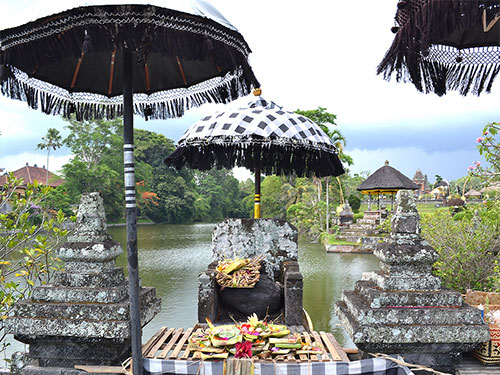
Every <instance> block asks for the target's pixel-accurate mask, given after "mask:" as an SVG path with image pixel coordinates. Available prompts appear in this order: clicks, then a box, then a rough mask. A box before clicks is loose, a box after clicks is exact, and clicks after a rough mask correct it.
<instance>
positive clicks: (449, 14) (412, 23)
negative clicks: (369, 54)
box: [377, 0, 500, 96]
mask: <svg viewBox="0 0 500 375" xmlns="http://www.w3.org/2000/svg"><path fill="white" fill-rule="evenodd" d="M406 4H407V6H406V8H404V9H399V10H398V12H397V14H396V21H397V23H398V24H399V30H398V32H397V34H396V35H395V38H394V40H393V43H392V45H391V47H390V48H389V50H388V51H387V52H386V54H385V56H384V58H383V60H382V61H381V62H380V64H379V65H378V67H377V74H383V77H384V79H386V80H390V78H391V76H392V75H393V74H394V73H395V75H396V81H398V82H400V81H402V82H411V83H413V85H414V86H415V87H416V88H417V90H418V91H420V92H425V93H429V92H434V93H436V94H437V95H439V96H441V95H444V94H446V92H447V91H448V90H458V91H459V92H460V94H462V95H466V94H467V93H469V92H472V93H473V94H475V95H478V96H479V95H480V94H481V93H482V92H483V91H485V92H490V90H491V86H492V84H493V80H494V79H495V77H496V75H497V74H498V71H499V69H500V61H499V60H498V55H499V53H500V47H497V46H495V47H491V46H490V47H473V48H467V49H463V50H461V51H460V50H458V49H457V48H454V47H449V46H438V45H433V44H431V42H432V41H433V40H440V39H442V38H444V37H445V36H446V35H448V34H450V33H451V32H453V31H454V30H456V29H457V28H459V29H464V30H467V29H473V28H479V27H480V28H482V12H483V9H485V7H487V6H488V5H497V6H498V5H500V2H498V1H488V0H467V1H441V0H407V1H406ZM486 9H488V8H486ZM496 10H497V11H498V8H496ZM479 53H482V54H486V55H487V56H486V57H484V58H481V57H480V56H479ZM433 54H434V55H433ZM468 54H471V57H470V58H467V56H468ZM426 55H427V56H426ZM436 56H439V57H444V58H445V59H446V60H447V61H448V62H447V63H441V62H438V61H434V60H433V58H434V57H436ZM457 58H458V60H459V61H457ZM478 61H479V63H478Z"/></svg>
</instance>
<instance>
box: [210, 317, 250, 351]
mask: <svg viewBox="0 0 500 375" xmlns="http://www.w3.org/2000/svg"><path fill="white" fill-rule="evenodd" d="M206 320H207V323H208V326H209V335H210V341H211V342H212V345H213V346H214V347H219V346H228V345H234V344H236V343H237V342H241V341H242V335H241V332H240V330H239V329H238V328H237V327H236V326H235V325H234V324H226V325H222V326H214V325H213V324H212V322H211V321H210V319H208V318H207V319H206Z"/></svg>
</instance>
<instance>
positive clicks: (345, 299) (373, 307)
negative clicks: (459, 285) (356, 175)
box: [335, 190, 490, 373]
mask: <svg viewBox="0 0 500 375" xmlns="http://www.w3.org/2000/svg"><path fill="white" fill-rule="evenodd" d="M391 222H392V230H391V235H390V238H388V239H387V240H386V241H385V242H383V243H380V244H378V246H377V248H376V250H375V251H374V254H375V255H376V256H377V257H378V258H379V259H380V261H381V262H380V266H381V270H380V271H375V272H371V273H369V274H367V275H364V276H365V277H363V280H361V281H358V282H356V286H355V290H354V291H345V292H344V293H343V296H342V301H339V302H337V303H336V306H335V309H336V313H337V315H338V316H339V318H340V320H341V322H342V325H343V326H344V328H345V329H346V331H347V332H348V334H349V335H350V337H351V338H352V340H353V341H354V343H355V344H356V346H357V347H358V348H359V349H360V351H361V352H362V354H363V355H364V356H366V357H367V356H368V354H367V353H386V354H400V355H402V356H403V357H404V359H405V360H406V361H407V362H408V363H415V364H419V365H425V366H428V367H431V368H433V369H435V370H440V371H446V372H452V373H454V366H455V365H456V364H457V362H458V361H459V360H460V355H461V352H468V351H471V350H473V349H474V348H475V347H476V346H477V345H479V344H480V343H482V342H485V341H488V340H489V338H490V335H489V328H488V326H487V325H486V324H484V322H483V321H482V318H481V313H480V311H479V310H478V309H476V308H473V307H471V306H469V305H467V304H464V302H463V300H462V296H461V295H460V293H458V292H455V291H452V290H449V289H444V288H441V282H440V280H439V279H438V278H437V277H435V276H433V275H432V265H433V263H434V262H435V261H436V260H437V259H438V254H437V253H436V251H435V250H434V249H433V248H432V247H431V246H429V245H428V243H427V242H426V241H425V240H424V239H422V237H421V236H420V217H419V215H418V212H417V209H416V205H415V200H414V192H412V191H410V190H400V191H399V192H398V193H397V197H396V210H395V213H394V215H393V217H392V220H391Z"/></svg>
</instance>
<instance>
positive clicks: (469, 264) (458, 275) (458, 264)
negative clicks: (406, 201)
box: [421, 204, 500, 293]
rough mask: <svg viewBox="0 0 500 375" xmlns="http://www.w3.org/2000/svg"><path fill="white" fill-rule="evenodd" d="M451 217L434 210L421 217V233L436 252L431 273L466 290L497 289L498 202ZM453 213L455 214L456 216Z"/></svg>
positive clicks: (499, 279) (499, 276) (499, 278)
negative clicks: (437, 254)
mask: <svg viewBox="0 0 500 375" xmlns="http://www.w3.org/2000/svg"><path fill="white" fill-rule="evenodd" d="M457 215H460V216H459V219H456V220H455V219H453V218H452V217H451V215H450V213H449V212H446V211H440V210H438V211H435V212H433V213H432V214H428V215H425V216H422V221H421V223H422V236H423V237H424V238H425V239H426V240H427V241H428V242H429V244H430V245H431V246H432V247H434V249H436V251H437V252H438V253H439V255H440V257H439V260H438V261H437V262H436V263H435V264H434V274H435V275H437V276H439V277H440V278H441V280H442V282H443V286H445V287H448V288H452V289H455V290H457V291H459V292H462V293H463V292H465V291H466V290H467V289H474V290H484V291H492V290H499V289H500V273H499V270H498V267H495V266H496V265H497V259H498V255H497V252H496V250H495V248H496V247H497V246H498V233H499V229H500V205H499V204H495V205H491V206H489V207H485V208H482V209H480V210H477V209H476V210H475V211H473V212H471V210H464V211H463V212H461V213H458V214H457ZM457 215H455V216H457Z"/></svg>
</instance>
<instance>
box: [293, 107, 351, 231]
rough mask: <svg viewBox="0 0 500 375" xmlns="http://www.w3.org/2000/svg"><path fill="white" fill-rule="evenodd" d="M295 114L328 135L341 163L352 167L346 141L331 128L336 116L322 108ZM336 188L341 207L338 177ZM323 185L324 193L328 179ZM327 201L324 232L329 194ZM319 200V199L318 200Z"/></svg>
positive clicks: (340, 186)
mask: <svg viewBox="0 0 500 375" xmlns="http://www.w3.org/2000/svg"><path fill="white" fill-rule="evenodd" d="M295 113H298V114H301V115H303V116H306V117H307V118H309V119H311V120H312V121H313V122H315V123H316V124H317V125H319V127H320V128H321V129H322V130H323V131H324V132H325V133H326V135H328V137H329V138H330V139H331V140H332V142H333V144H334V145H335V147H336V148H337V150H338V156H339V158H340V160H341V161H343V162H344V163H345V164H347V165H352V163H353V161H352V158H351V157H350V156H349V155H347V154H345V153H344V147H345V145H346V139H345V137H344V136H343V135H342V133H341V132H340V131H339V130H338V129H335V128H333V126H337V124H336V123H335V120H336V119H337V116H336V115H334V114H332V113H329V112H326V108H323V107H318V108H317V109H313V110H307V111H302V110H299V109H298V110H296V111H295ZM336 180H337V183H338V186H339V193H340V202H341V204H342V205H343V204H344V202H345V201H344V193H343V189H342V183H341V181H340V178H339V177H336ZM325 184H326V191H329V179H328V178H327V179H325ZM320 187H321V185H320V186H318V196H319V195H320V194H321V192H320ZM327 196H328V199H326V210H325V214H326V216H327V217H326V220H325V227H326V230H328V227H329V220H330V218H329V216H330V215H329V212H330V202H329V194H327ZM318 200H319V199H318Z"/></svg>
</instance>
